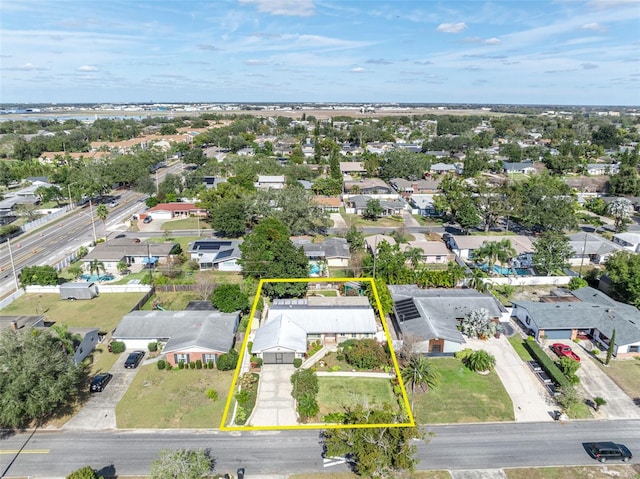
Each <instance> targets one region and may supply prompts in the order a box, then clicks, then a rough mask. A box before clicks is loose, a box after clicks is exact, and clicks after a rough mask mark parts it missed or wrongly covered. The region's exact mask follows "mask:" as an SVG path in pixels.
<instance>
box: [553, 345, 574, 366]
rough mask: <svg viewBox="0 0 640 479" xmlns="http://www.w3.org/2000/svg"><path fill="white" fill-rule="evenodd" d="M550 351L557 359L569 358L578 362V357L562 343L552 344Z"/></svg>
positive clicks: (569, 347)
mask: <svg viewBox="0 0 640 479" xmlns="http://www.w3.org/2000/svg"><path fill="white" fill-rule="evenodd" d="M551 349H552V350H553V352H554V353H556V354H557V355H558V356H559V357H563V356H564V357H565V358H571V359H573V360H574V361H578V362H580V356H578V355H577V354H576V353H574V352H573V350H572V349H571V346H567V345H566V344H562V343H553V344H552V345H551Z"/></svg>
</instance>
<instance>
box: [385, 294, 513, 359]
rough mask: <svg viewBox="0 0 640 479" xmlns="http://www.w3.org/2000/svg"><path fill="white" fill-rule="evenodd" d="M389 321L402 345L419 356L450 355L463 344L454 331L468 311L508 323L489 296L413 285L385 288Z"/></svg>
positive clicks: (461, 338) (502, 309) (506, 315)
mask: <svg viewBox="0 0 640 479" xmlns="http://www.w3.org/2000/svg"><path fill="white" fill-rule="evenodd" d="M388 288H389V291H390V292H391V298H392V300H393V320H394V326H395V327H396V330H397V331H399V333H400V335H401V338H402V341H407V342H409V343H411V344H412V350H413V352H415V353H419V354H435V355H439V354H453V353H455V352H456V351H460V350H461V349H462V348H463V344H464V343H465V342H466V341H465V339H464V336H463V335H462V333H461V332H460V331H459V330H458V326H459V325H460V323H461V321H462V319H463V318H464V317H465V316H466V315H467V314H469V313H470V312H471V311H474V310H477V309H480V308H484V309H486V310H487V311H488V312H489V317H490V318H491V320H492V321H496V322H497V321H508V320H509V312H508V311H507V310H506V308H505V307H504V306H502V304H500V302H499V301H498V300H497V299H496V298H495V297H494V296H493V295H491V294H484V293H480V292H479V291H476V290H475V289H444V288H437V289H420V288H418V286H416V285H391V286H388Z"/></svg>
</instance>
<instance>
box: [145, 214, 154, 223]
mask: <svg viewBox="0 0 640 479" xmlns="http://www.w3.org/2000/svg"><path fill="white" fill-rule="evenodd" d="M152 221H153V218H152V217H151V216H149V215H147V216H145V217H144V219H143V220H142V222H143V223H151V222H152Z"/></svg>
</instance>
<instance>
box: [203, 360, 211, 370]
mask: <svg viewBox="0 0 640 479" xmlns="http://www.w3.org/2000/svg"><path fill="white" fill-rule="evenodd" d="M208 366H209V364H208V363H207V362H206V361H205V362H204V363H202V367H203V368H204V369H207V367H208Z"/></svg>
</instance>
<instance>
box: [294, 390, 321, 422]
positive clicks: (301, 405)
mask: <svg viewBox="0 0 640 479" xmlns="http://www.w3.org/2000/svg"><path fill="white" fill-rule="evenodd" d="M319 412H320V408H319V407H318V402H317V401H316V396H315V394H304V395H303V396H302V397H301V398H300V399H299V400H298V414H300V417H301V418H302V420H303V421H304V420H307V419H311V418H314V417H316V415H317V414H318V413H319Z"/></svg>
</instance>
